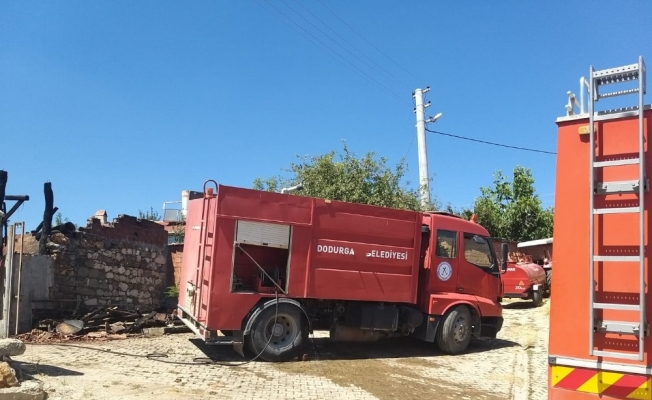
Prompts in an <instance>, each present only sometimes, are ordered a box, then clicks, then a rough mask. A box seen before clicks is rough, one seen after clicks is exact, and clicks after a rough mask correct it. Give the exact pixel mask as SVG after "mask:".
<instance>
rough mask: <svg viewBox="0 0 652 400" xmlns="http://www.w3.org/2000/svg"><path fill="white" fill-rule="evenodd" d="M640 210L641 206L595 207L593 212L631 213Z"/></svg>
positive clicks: (596, 213) (597, 213)
mask: <svg viewBox="0 0 652 400" xmlns="http://www.w3.org/2000/svg"><path fill="white" fill-rule="evenodd" d="M639 211H641V207H613V208H595V209H594V210H593V214H595V215H599V214H632V213H637V212H639Z"/></svg>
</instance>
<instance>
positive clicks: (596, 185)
mask: <svg viewBox="0 0 652 400" xmlns="http://www.w3.org/2000/svg"><path fill="white" fill-rule="evenodd" d="M636 80H638V86H637V87H636V88H632V89H626V90H620V91H614V92H607V93H602V94H600V93H599V89H600V87H602V86H606V85H610V84H617V83H622V82H627V81H636ZM630 94H638V106H635V107H631V108H628V111H627V112H626V115H627V116H638V157H637V158H629V159H620V160H613V161H596V160H595V131H594V129H595V128H594V122H595V121H596V117H598V114H597V113H596V112H595V111H594V107H595V103H596V102H597V101H598V100H600V99H603V98H609V97H616V96H623V95H630ZM644 94H645V63H644V61H643V57H639V59H638V62H637V63H636V64H630V65H626V66H623V67H618V68H611V69H605V70H600V71H596V70H594V69H593V66H591V67H590V78H589V102H588V103H589V104H588V106H589V135H590V144H589V148H590V173H591V175H590V176H591V179H590V182H591V183H590V186H591V193H590V203H589V204H590V213H591V214H590V219H589V221H590V225H589V281H590V289H589V293H590V302H589V304H590V305H589V307H590V316H591V317H590V318H589V321H590V322H589V324H590V328H589V354H590V355H591V356H598V357H611V358H618V359H627V360H638V361H643V356H644V340H645V337H646V336H648V335H649V329H648V327H647V321H646V318H645V279H644V278H645V276H644V273H645V248H644V247H645V243H644V237H645V224H644V223H645V220H644V213H645V202H644V193H645V191H647V190H648V184H647V177H646V176H645V153H644V147H643V144H644V140H643V139H644V138H643V111H644V104H643V95H644ZM598 119H601V118H598ZM622 165H638V166H639V168H638V177H639V179H637V180H633V181H612V182H596V170H597V169H598V168H606V167H615V166H622ZM618 193H631V194H634V193H636V194H638V200H639V205H638V206H636V207H621V208H597V209H596V208H595V196H601V195H607V194H618ZM632 213H636V214H638V217H639V218H638V220H639V227H638V233H639V243H638V246H639V253H638V254H639V255H637V256H608V255H599V254H595V249H594V239H595V232H594V228H595V226H594V225H595V223H594V216H595V215H600V214H632ZM595 262H604V263H605V264H604V268H609V267H610V265H611V264H612V263H614V262H631V263H637V264H638V268H639V293H638V295H639V304H638V305H633V304H619V303H596V302H595V285H594V263H595ZM611 268H613V266H611ZM632 294H633V293H632ZM596 310H621V311H633V312H637V313H638V321H637V322H635V323H632V322H624V321H597V320H596V319H595V311H596ZM597 331H600V332H613V333H620V334H630V335H634V336H636V337H637V338H638V354H635V353H624V352H620V351H604V350H597V349H594V335H595V332H597Z"/></svg>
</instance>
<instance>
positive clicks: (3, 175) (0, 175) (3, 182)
mask: <svg viewBox="0 0 652 400" xmlns="http://www.w3.org/2000/svg"><path fill="white" fill-rule="evenodd" d="M6 188H7V171H5V170H0V208H2V204H3V203H4V202H5V189H6ZM4 211H5V210H3V212H4ZM4 219H5V216H4V215H2V216H0V250H1V249H2V248H3V246H4V244H5V239H4V237H2V232H3V228H4V226H5V221H4ZM2 254H3V253H2V251H0V258H1V256H2ZM0 264H2V261H0Z"/></svg>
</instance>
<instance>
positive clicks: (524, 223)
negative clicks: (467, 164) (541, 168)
mask: <svg viewBox="0 0 652 400" xmlns="http://www.w3.org/2000/svg"><path fill="white" fill-rule="evenodd" d="M464 212H465V213H466V214H467V215H469V214H470V213H471V211H470V210H464ZM473 212H474V213H475V214H476V215H477V216H478V223H479V224H480V225H482V226H484V227H485V228H486V229H487V230H488V231H489V233H490V234H491V236H493V237H498V238H502V239H507V240H513V241H519V242H520V241H526V240H534V239H541V238H545V237H550V236H552V222H553V215H554V208H552V207H551V208H548V209H544V208H543V206H542V205H541V200H540V199H539V196H538V195H537V194H536V191H535V189H534V177H533V176H532V172H531V171H530V170H529V169H527V168H524V167H521V166H517V167H516V168H514V171H513V180H512V182H508V181H507V180H506V177H505V175H503V173H502V172H501V171H497V172H496V173H495V174H494V182H493V186H491V187H482V188H480V197H478V198H477V199H476V200H475V204H474V206H473Z"/></svg>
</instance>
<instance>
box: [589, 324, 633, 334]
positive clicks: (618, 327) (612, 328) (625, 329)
mask: <svg viewBox="0 0 652 400" xmlns="http://www.w3.org/2000/svg"><path fill="white" fill-rule="evenodd" d="M596 330H597V331H600V332H608V333H619V334H622V335H639V334H640V332H641V325H640V324H639V323H634V322H622V321H598V323H597V324H596Z"/></svg>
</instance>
